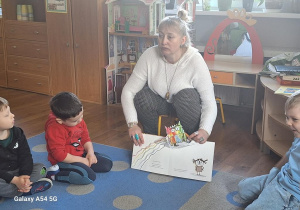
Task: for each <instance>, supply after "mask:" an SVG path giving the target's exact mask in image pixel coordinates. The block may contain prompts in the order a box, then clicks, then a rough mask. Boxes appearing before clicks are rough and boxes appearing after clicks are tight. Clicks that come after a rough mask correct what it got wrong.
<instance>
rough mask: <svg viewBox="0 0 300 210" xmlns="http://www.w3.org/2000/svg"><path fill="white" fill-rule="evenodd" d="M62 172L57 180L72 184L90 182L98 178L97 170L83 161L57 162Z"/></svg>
mask: <svg viewBox="0 0 300 210" xmlns="http://www.w3.org/2000/svg"><path fill="white" fill-rule="evenodd" d="M57 165H58V166H59V170H60V172H58V173H57V174H56V175H55V180H56V181H60V182H67V183H71V184H90V183H92V182H93V181H95V180H96V174H95V172H94V171H93V170H92V169H91V168H90V167H88V166H87V165H85V164H83V163H63V162H60V163H57Z"/></svg>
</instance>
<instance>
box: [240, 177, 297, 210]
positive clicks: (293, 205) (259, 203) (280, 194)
mask: <svg viewBox="0 0 300 210" xmlns="http://www.w3.org/2000/svg"><path fill="white" fill-rule="evenodd" d="M299 208H300V201H298V200H297V199H296V198H295V197H294V196H293V195H291V193H289V192H287V191H286V190H284V189H283V188H282V187H281V185H280V184H279V183H278V182H277V180H276V179H273V180H272V181H271V182H270V183H269V184H268V185H267V186H266V187H265V188H264V189H263V191H262V193H261V194H260V195H259V197H258V198H257V199H256V200H255V201H253V203H251V204H250V205H249V206H247V208H246V209H247V210H257V209H290V210H299Z"/></svg>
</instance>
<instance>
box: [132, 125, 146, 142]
mask: <svg viewBox="0 0 300 210" xmlns="http://www.w3.org/2000/svg"><path fill="white" fill-rule="evenodd" d="M128 134H129V137H130V139H131V140H132V141H133V143H134V145H135V146H141V145H142V144H144V136H143V133H142V129H141V128H140V127H139V126H138V125H134V126H132V127H131V128H129V129H128Z"/></svg>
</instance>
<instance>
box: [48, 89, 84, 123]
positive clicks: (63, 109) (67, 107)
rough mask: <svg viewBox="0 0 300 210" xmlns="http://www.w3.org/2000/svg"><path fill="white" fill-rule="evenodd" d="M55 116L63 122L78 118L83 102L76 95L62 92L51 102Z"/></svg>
mask: <svg viewBox="0 0 300 210" xmlns="http://www.w3.org/2000/svg"><path fill="white" fill-rule="evenodd" d="M50 108H51V110H52V112H53V113H54V115H55V116H56V117H58V118H60V119H62V120H66V119H69V118H71V117H76V116H77V115H78V114H79V113H80V112H81V111H82V104H81V101H80V100H79V99H78V97H77V96H76V95H75V94H74V93H70V92H61V93H58V94H57V95H56V96H54V97H53V98H52V99H51V100H50Z"/></svg>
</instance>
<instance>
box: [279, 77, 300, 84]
mask: <svg viewBox="0 0 300 210" xmlns="http://www.w3.org/2000/svg"><path fill="white" fill-rule="evenodd" d="M284 77H287V78H288V79H284ZM297 77H299V78H300V76H288V75H285V76H279V75H278V76H276V80H277V82H278V83H279V84H280V85H288V86H300V80H299V78H298V79H297ZM292 78H295V79H296V80H291V79H292Z"/></svg>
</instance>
